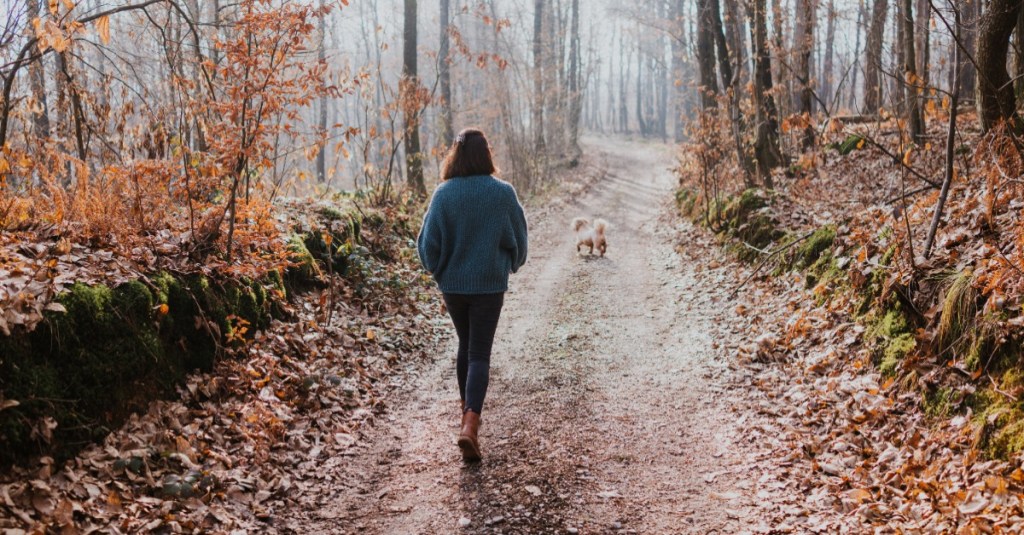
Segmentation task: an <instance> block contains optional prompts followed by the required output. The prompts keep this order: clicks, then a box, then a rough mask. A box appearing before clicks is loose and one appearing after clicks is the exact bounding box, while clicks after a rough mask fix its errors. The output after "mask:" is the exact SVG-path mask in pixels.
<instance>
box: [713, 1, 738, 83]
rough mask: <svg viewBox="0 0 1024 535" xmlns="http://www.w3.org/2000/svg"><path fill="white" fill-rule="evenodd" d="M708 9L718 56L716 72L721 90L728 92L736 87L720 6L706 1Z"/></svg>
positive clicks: (715, 2)
mask: <svg viewBox="0 0 1024 535" xmlns="http://www.w3.org/2000/svg"><path fill="white" fill-rule="evenodd" d="M708 9H709V13H710V14H711V20H710V22H711V29H712V31H713V32H714V36H715V47H716V49H717V54H718V72H719V74H720V75H721V76H722V90H723V91H724V92H729V91H731V90H733V89H734V88H735V86H736V78H735V73H734V72H733V64H732V59H733V58H732V53H731V51H730V50H729V44H728V42H727V41H726V37H725V28H724V25H723V24H722V15H721V6H720V5H719V3H718V0H708Z"/></svg>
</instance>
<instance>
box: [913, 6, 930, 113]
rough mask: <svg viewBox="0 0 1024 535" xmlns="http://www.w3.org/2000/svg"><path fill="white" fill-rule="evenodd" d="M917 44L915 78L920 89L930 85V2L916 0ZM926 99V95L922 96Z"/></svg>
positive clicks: (915, 48)
mask: <svg viewBox="0 0 1024 535" xmlns="http://www.w3.org/2000/svg"><path fill="white" fill-rule="evenodd" d="M916 9H917V24H916V26H915V31H916V32H917V34H916V35H917V42H916V43H915V44H914V50H915V51H917V77H918V78H920V79H921V84H920V85H921V86H922V87H929V86H930V85H931V82H930V80H931V20H932V6H931V0H917V8H916ZM924 98H927V95H925V96H924Z"/></svg>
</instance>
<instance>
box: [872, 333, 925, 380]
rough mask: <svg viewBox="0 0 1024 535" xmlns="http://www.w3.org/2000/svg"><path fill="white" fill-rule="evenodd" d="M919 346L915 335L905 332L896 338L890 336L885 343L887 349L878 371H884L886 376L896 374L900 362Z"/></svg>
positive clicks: (883, 373)
mask: <svg viewBox="0 0 1024 535" xmlns="http://www.w3.org/2000/svg"><path fill="white" fill-rule="evenodd" d="M915 347H917V341H916V340H914V336H913V335H911V334H909V333H905V334H901V335H899V336H896V337H895V338H890V339H889V340H887V342H886V343H885V349H884V350H883V353H882V361H881V363H879V365H878V371H880V372H882V375H885V376H889V377H891V376H894V375H896V370H897V369H898V367H899V364H900V362H902V361H903V359H904V358H905V357H906V356H907V355H908V354H909V353H910V352H911V351H913V350H914V348H915Z"/></svg>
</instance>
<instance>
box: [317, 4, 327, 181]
mask: <svg viewBox="0 0 1024 535" xmlns="http://www.w3.org/2000/svg"><path fill="white" fill-rule="evenodd" d="M323 8H324V0H320V9H323ZM326 18H327V14H326V13H321V14H320V46H319V47H318V48H317V53H316V57H317V59H318V60H320V63H324V62H325V61H326V60H327V54H326V50H325V46H326V42H327V24H326V21H325V20H324V19H326ZM325 83H326V81H325ZM319 119H320V121H319V127H320V128H319V134H320V135H322V136H324V140H323V144H322V145H321V146H320V150H318V151H317V153H316V181H317V182H320V183H323V182H325V181H326V180H327V140H328V139H330V136H328V135H327V95H326V94H324V95H321V96H320V118H319Z"/></svg>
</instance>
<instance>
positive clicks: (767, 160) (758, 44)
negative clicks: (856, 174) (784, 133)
mask: <svg viewBox="0 0 1024 535" xmlns="http://www.w3.org/2000/svg"><path fill="white" fill-rule="evenodd" d="M765 9H766V7H765V0H751V2H750V15H749V16H750V33H751V39H750V41H751V45H752V49H753V50H752V53H753V56H754V105H755V108H756V110H757V111H756V123H757V127H756V128H757V137H756V140H755V142H754V159H755V161H756V162H757V173H758V175H759V176H760V177H761V178H762V180H763V181H764V185H765V187H766V188H771V187H772V175H771V172H772V169H775V168H776V167H778V166H779V165H781V164H782V162H783V158H782V149H781V148H780V145H779V122H778V111H777V110H776V108H775V99H774V97H772V67H771V63H770V62H771V59H770V58H771V53H770V51H769V48H768V23H767V21H766V20H765V19H766V18H767V17H766V15H767V13H766V12H765Z"/></svg>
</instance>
